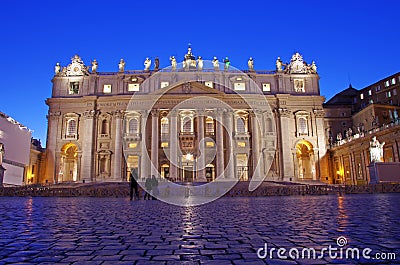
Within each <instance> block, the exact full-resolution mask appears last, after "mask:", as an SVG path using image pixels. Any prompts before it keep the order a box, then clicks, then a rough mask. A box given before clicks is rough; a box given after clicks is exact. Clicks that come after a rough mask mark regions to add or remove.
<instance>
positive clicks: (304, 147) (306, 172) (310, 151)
mask: <svg viewBox="0 0 400 265" xmlns="http://www.w3.org/2000/svg"><path fill="white" fill-rule="evenodd" d="M296 157H297V178H298V179H304V180H305V179H309V180H311V179H315V165H314V148H313V145H312V144H311V143H310V142H309V141H306V140H302V141H300V142H298V143H297V144H296Z"/></svg>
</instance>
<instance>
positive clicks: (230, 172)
mask: <svg viewBox="0 0 400 265" xmlns="http://www.w3.org/2000/svg"><path fill="white" fill-rule="evenodd" d="M225 120H226V130H227V131H228V133H227V137H228V139H226V140H227V147H228V156H229V161H228V164H227V169H226V175H225V177H226V178H229V179H234V178H236V174H235V157H234V154H233V152H234V148H233V137H232V136H233V131H234V129H233V113H232V110H230V109H229V110H227V111H226V112H225Z"/></svg>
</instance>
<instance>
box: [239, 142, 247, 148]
mask: <svg viewBox="0 0 400 265" xmlns="http://www.w3.org/2000/svg"><path fill="white" fill-rule="evenodd" d="M237 145H238V147H246V142H237Z"/></svg>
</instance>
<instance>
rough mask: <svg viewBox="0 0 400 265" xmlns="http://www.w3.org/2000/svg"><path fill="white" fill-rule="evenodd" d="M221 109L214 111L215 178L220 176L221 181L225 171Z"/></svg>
mask: <svg viewBox="0 0 400 265" xmlns="http://www.w3.org/2000/svg"><path fill="white" fill-rule="evenodd" d="M222 111H223V110H222V109H218V110H217V111H216V114H217V115H216V127H217V128H216V135H215V136H216V144H217V157H216V158H217V163H216V164H217V170H216V173H217V176H216V177H217V178H218V177H220V176H221V178H222V179H223V178H224V176H223V173H224V169H225V162H224V126H223V124H222V123H223V121H222Z"/></svg>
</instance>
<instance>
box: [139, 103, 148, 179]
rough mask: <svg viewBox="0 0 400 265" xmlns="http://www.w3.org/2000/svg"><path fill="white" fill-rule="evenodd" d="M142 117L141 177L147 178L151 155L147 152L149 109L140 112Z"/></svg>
mask: <svg viewBox="0 0 400 265" xmlns="http://www.w3.org/2000/svg"><path fill="white" fill-rule="evenodd" d="M140 114H141V116H142V119H141V122H140V132H141V140H142V142H141V157H140V172H139V174H140V177H141V178H144V179H146V178H147V177H148V165H149V163H148V162H149V159H148V157H149V155H148V153H147V146H146V139H147V133H146V123H147V111H145V110H143V111H141V112H140Z"/></svg>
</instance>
